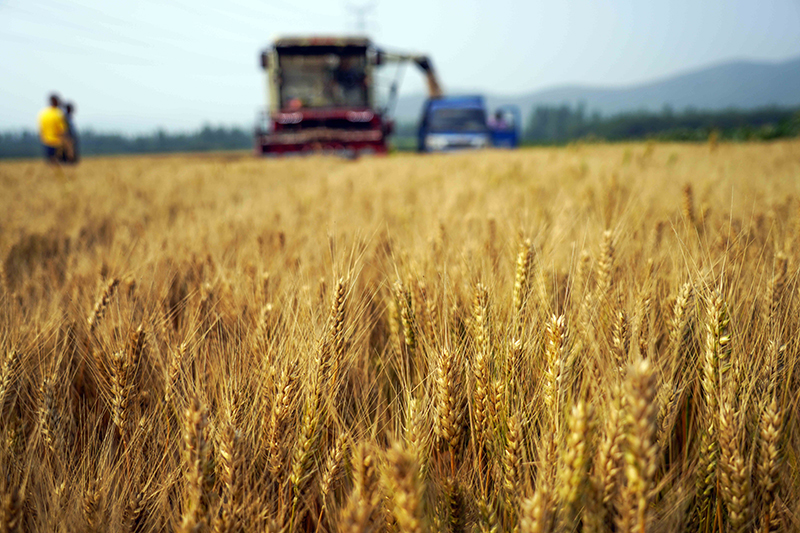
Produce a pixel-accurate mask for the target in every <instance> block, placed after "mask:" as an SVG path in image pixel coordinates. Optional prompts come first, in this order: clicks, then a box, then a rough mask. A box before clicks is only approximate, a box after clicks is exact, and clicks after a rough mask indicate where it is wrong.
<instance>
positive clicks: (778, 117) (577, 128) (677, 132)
mask: <svg viewBox="0 0 800 533" xmlns="http://www.w3.org/2000/svg"><path fill="white" fill-rule="evenodd" d="M712 132H713V133H714V135H716V136H718V138H720V139H726V140H733V141H746V140H770V139H777V138H782V137H796V136H798V135H800V109H783V108H778V107H770V108H763V109H755V110H751V111H743V110H738V109H727V110H722V111H699V110H694V109H687V110H685V111H682V112H680V113H676V112H674V111H673V110H672V109H671V108H669V107H665V108H664V109H663V110H662V111H661V112H660V113H654V112H648V111H637V112H630V113H621V114H618V115H613V116H609V117H604V116H601V115H600V114H599V113H592V114H591V115H589V114H588V113H587V112H586V108H585V106H584V105H578V106H575V107H570V106H568V105H561V106H540V107H536V108H535V109H534V110H533V111H532V112H531V114H530V115H529V118H528V123H527V124H526V128H525V130H524V135H523V136H524V139H525V141H526V142H528V143H531V144H550V143H553V144H558V143H565V142H570V141H574V140H580V139H587V140H592V139H597V140H606V141H623V140H635V139H656V140H667V141H702V140H706V139H707V138H708V137H709V135H711V134H712Z"/></svg>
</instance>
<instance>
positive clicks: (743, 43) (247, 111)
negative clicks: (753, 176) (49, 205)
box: [0, 0, 800, 157]
mask: <svg viewBox="0 0 800 533" xmlns="http://www.w3.org/2000/svg"><path fill="white" fill-rule="evenodd" d="M798 28H800V1H799V0H773V1H770V2H756V1H747V0H726V1H722V0H709V1H704V2H695V1H690V0H668V1H662V2H641V1H638V0H615V1H608V2H592V1H587V0H575V1H570V2H528V1H513V0H496V1H493V2H478V1H463V0H461V1H434V0H406V1H403V2H389V1H387V0H383V1H371V2H366V3H365V2H361V3H357V2H337V1H333V2H331V1H322V0H304V1H289V0H230V1H228V2H225V3H220V2H212V1H208V0H195V1H189V0H158V1H156V0H130V1H122V2H115V3H112V2H102V1H100V0H82V1H68V0H0V46H2V49H3V50H4V52H3V53H2V54H0V72H2V73H3V84H2V86H3V88H2V92H0V157H11V156H16V157H19V156H24V155H38V153H39V147H38V145H37V143H36V137H35V133H34V132H35V127H36V122H35V121H36V114H37V112H38V111H39V109H41V108H42V107H44V105H45V100H46V97H47V95H48V94H49V93H50V92H52V91H56V92H58V93H59V94H60V95H62V97H64V98H65V99H66V100H71V101H73V102H75V103H76V104H77V113H76V117H75V123H76V125H77V128H78V130H79V131H80V132H81V137H82V145H83V150H84V153H85V154H87V155H91V154H92V153H123V152H131V151H140V152H152V151H172V150H200V149H224V148H248V147H250V146H251V145H252V129H253V124H254V120H255V116H256V114H257V112H258V110H259V109H262V108H263V107H264V106H265V99H266V90H265V76H264V72H263V71H262V69H261V68H260V66H259V64H258V55H259V52H260V50H262V49H263V48H265V47H266V46H268V45H269V43H270V42H271V41H272V40H273V39H274V38H276V37H278V36H284V35H353V34H355V35H368V36H369V37H370V38H371V39H372V40H373V41H374V42H376V43H378V44H379V45H380V46H382V47H384V48H386V49H387V50H395V49H396V50H403V51H419V52H424V53H425V54H427V55H428V56H429V57H430V58H431V59H432V61H433V63H434V64H435V66H436V69H437V71H438V74H439V77H440V80H441V82H442V85H443V86H444V88H445V90H446V91H447V92H448V93H463V94H468V93H480V94H482V95H484V96H485V97H486V99H487V101H488V103H489V104H490V106H495V105H501V104H514V105H517V106H519V107H520V109H521V111H522V116H523V138H524V140H525V141H526V142H529V143H558V142H567V141H569V140H574V139H576V138H605V139H610V140H615V139H622V138H637V136H638V138H644V137H647V136H653V135H656V136H657V135H662V136H663V135H665V132H667V133H668V134H669V135H672V137H674V138H681V139H683V138H685V139H692V138H695V137H698V138H701V137H704V136H707V134H708V131H709V130H711V129H714V128H716V129H720V130H724V131H730V132H734V133H730V135H738V136H740V137H743V138H746V137H748V136H750V137H753V136H762V137H769V136H770V135H773V136H780V135H784V134H792V132H794V131H795V129H796V128H797V123H798V119H797V109H798V108H800V89H799V88H800V38H798ZM381 76H383V77H384V78H386V79H385V80H384V81H385V83H382V86H383V87H384V89H385V88H386V87H388V86H389V84H391V83H392V82H393V81H395V80H400V81H401V83H400V84H399V88H400V89H399V99H398V101H397V104H396V107H395V110H394V111H395V112H394V115H395V120H396V123H397V133H398V143H399V144H400V145H402V144H403V142H402V139H403V138H406V137H409V136H410V137H413V131H414V129H415V127H416V126H415V121H416V120H417V119H418V115H419V110H420V107H421V105H422V103H423V101H424V99H425V94H424V80H423V78H422V77H421V76H419V74H418V73H417V72H415V71H413V69H408V68H406V67H387V68H385V69H383V72H382V73H381ZM384 92H385V91H384ZM632 121H633V123H632ZM632 124H633V125H632ZM765 128H766V129H765ZM793 128H795V129H793ZM31 146H32V148H31ZM28 151H32V152H31V154H28Z"/></svg>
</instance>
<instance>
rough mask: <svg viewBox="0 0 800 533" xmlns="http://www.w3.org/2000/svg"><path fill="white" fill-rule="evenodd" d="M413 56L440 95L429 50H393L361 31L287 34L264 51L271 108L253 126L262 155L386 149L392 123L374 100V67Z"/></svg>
mask: <svg viewBox="0 0 800 533" xmlns="http://www.w3.org/2000/svg"><path fill="white" fill-rule="evenodd" d="M405 60H410V61H414V62H416V63H417V65H419V66H420V67H421V68H422V69H423V70H424V71H425V72H426V74H427V76H428V85H429V91H430V92H432V96H434V97H435V96H437V95H438V94H441V90H440V89H439V85H438V82H437V81H436V79H435V76H434V74H433V69H432V68H431V65H430V61H429V60H428V59H427V58H426V57H424V56H415V55H401V54H389V53H386V52H384V51H382V50H380V49H378V48H376V47H375V46H374V45H373V44H372V43H371V42H370V40H369V39H367V38H363V37H311V38H283V39H278V40H276V41H275V43H274V44H273V46H272V47H270V48H269V49H267V50H264V51H263V52H262V54H261V65H262V67H263V68H264V70H265V71H266V73H267V90H268V100H269V106H268V111H266V112H265V113H264V115H263V117H262V120H261V121H260V124H259V125H258V126H257V127H256V138H255V149H256V153H258V154H262V155H280V154H288V153H298V152H310V151H328V152H337V153H345V154H359V153H365V152H367V153H385V152H386V150H387V138H388V136H389V135H390V134H391V131H392V126H393V122H392V121H391V120H390V119H389V117H388V116H387V112H386V110H385V109H379V108H378V106H377V104H376V86H375V76H374V73H375V69H376V67H378V66H380V65H381V64H383V63H385V62H388V61H405Z"/></svg>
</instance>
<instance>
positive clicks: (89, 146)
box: [0, 125, 253, 158]
mask: <svg viewBox="0 0 800 533" xmlns="http://www.w3.org/2000/svg"><path fill="white" fill-rule="evenodd" d="M78 139H79V141H78V142H79V150H80V153H81V155H82V156H91V155H114V154H158V153H174V152H210V151H215V150H244V149H248V148H252V146H253V134H252V133H251V132H250V131H249V130H246V129H244V128H238V127H230V128H226V127H221V126H220V127H213V126H210V125H206V126H203V127H202V128H201V129H200V130H199V131H196V132H192V133H168V132H166V131H164V130H158V131H155V132H153V133H148V134H141V135H133V136H129V135H122V134H119V133H98V132H95V131H92V130H84V131H81V132H80V134H79V136H78ZM41 152H42V148H41V144H40V143H39V136H38V135H37V134H36V133H35V132H32V131H21V132H7V133H0V158H25V157H38V156H39V155H40V154H41Z"/></svg>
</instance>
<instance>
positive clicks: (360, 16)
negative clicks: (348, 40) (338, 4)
mask: <svg viewBox="0 0 800 533" xmlns="http://www.w3.org/2000/svg"><path fill="white" fill-rule="evenodd" d="M346 7H347V10H348V11H349V12H350V14H351V15H352V16H353V17H355V29H356V33H359V34H361V35H366V34H367V17H368V16H369V15H370V14H371V13H372V12H373V11H375V8H376V7H377V2H376V1H375V0H372V1H371V2H367V3H366V4H361V5H355V4H347V6H346Z"/></svg>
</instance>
